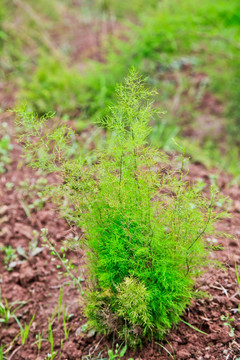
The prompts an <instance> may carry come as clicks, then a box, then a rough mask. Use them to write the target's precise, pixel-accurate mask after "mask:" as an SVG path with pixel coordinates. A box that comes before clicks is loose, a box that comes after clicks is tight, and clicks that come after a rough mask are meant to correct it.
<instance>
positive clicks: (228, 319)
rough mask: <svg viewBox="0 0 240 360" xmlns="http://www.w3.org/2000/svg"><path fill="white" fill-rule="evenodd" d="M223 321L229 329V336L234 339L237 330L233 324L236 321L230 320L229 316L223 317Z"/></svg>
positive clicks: (232, 318)
mask: <svg viewBox="0 0 240 360" xmlns="http://www.w3.org/2000/svg"><path fill="white" fill-rule="evenodd" d="M221 320H222V321H224V323H223V325H225V326H228V327H229V336H231V337H233V336H234V335H235V329H234V327H233V326H232V322H233V321H234V320H235V319H234V317H231V318H230V316H229V314H227V315H226V316H225V315H222V316H221Z"/></svg>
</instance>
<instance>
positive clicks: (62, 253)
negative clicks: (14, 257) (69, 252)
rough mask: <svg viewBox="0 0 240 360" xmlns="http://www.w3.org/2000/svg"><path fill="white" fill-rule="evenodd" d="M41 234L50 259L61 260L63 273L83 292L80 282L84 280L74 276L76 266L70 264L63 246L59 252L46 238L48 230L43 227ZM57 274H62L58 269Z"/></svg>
mask: <svg viewBox="0 0 240 360" xmlns="http://www.w3.org/2000/svg"><path fill="white" fill-rule="evenodd" d="M41 235H42V240H43V242H44V243H45V244H46V245H47V247H48V248H49V250H50V251H51V255H52V256H53V257H52V260H53V261H55V259H58V260H60V261H61V264H62V266H63V267H64V268H65V270H66V272H65V273H64V275H65V276H69V277H70V278H71V281H72V285H73V286H76V287H77V288H78V289H79V291H80V293H81V294H83V288H82V285H81V282H82V281H83V280H84V279H83V278H82V277H81V276H76V275H75V274H74V272H73V271H74V270H76V267H75V266H74V265H73V264H72V262H71V260H69V259H67V258H66V253H65V248H64V247H63V246H62V247H61V250H60V252H59V251H58V250H57V249H56V247H55V246H54V245H53V244H52V243H51V241H50V240H49V239H48V230H47V229H45V228H43V229H41ZM60 267H61V266H60V265H57V268H58V269H59V268H60ZM59 274H60V275H62V271H59Z"/></svg>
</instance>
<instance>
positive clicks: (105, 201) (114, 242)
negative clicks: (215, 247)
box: [17, 70, 222, 346]
mask: <svg viewBox="0 0 240 360" xmlns="http://www.w3.org/2000/svg"><path fill="white" fill-rule="evenodd" d="M116 93H117V97H118V103H117V105H114V106H112V107H111V108H110V110H111V115H110V116H108V117H105V118H104V119H102V120H101V121H99V122H98V124H99V125H100V126H102V127H104V128H107V129H108V130H109V131H108V137H107V140H106V143H105V147H104V149H103V150H101V151H99V152H97V151H96V157H97V161H96V163H95V164H94V165H88V161H87V159H69V158H68V157H67V156H66V155H67V153H68V143H69V141H70V139H71V131H70V130H68V129H67V128H66V127H65V126H64V125H59V126H58V127H57V128H51V126H50V124H49V118H51V117H52V116H51V114H50V116H49V115H47V116H45V117H42V118H40V119H39V118H38V117H37V115H36V114H35V113H31V112H28V111H26V109H24V108H23V109H19V110H17V115H18V120H17V123H18V125H19V126H20V127H21V128H22V136H21V141H22V142H23V144H24V146H25V151H26V154H27V155H28V156H29V155H30V157H31V159H32V166H34V167H41V168H42V169H44V170H45V171H49V172H57V173H58V174H59V176H60V177H61V179H62V183H61V184H55V185H51V187H50V189H51V192H52V196H53V198H54V200H55V201H56V203H57V204H58V205H59V208H60V209H61V210H62V212H63V214H64V216H66V217H67V218H68V219H69V220H71V221H73V222H74V223H76V224H77V225H78V226H81V227H82V229H83V230H84V233H85V239H84V240H82V246H83V247H84V248H85V249H86V253H87V258H88V262H87V264H88V269H89V284H88V292H87V296H86V315H87V316H88V318H89V323H90V325H91V326H93V327H94V328H95V329H96V330H97V331H99V332H102V333H106V334H108V333H116V334H117V335H118V336H119V337H120V338H122V339H124V340H126V341H127V342H128V343H129V344H130V346H135V345H138V344H140V343H141V342H142V340H143V339H144V338H145V339H146V338H147V339H149V338H151V337H152V336H156V337H158V338H161V337H162V336H163V335H164V333H165V332H166V331H167V329H169V328H170V327H171V326H172V325H173V324H174V323H177V322H178V321H179V319H180V316H181V314H182V313H183V311H184V309H185V308H186V306H187V305H188V304H189V303H190V301H191V299H192V297H193V286H194V282H195V278H196V277H197V276H199V275H200V273H201V271H202V270H203V268H204V267H205V266H206V265H207V264H208V256H207V255H208V251H207V246H206V244H205V242H204V240H203V234H204V233H207V234H211V233H213V232H214V226H213V225H214V222H215V221H216V220H217V218H218V215H217V214H216V213H215V211H214V197H215V193H216V191H215V190H214V188H212V191H211V199H210V200H208V199H207V198H205V197H204V196H203V195H202V194H201V193H200V192H199V188H198V187H194V186H190V184H189V183H188V182H187V181H185V180H184V170H183V164H182V167H181V168H177V169H174V168H172V166H170V161H171V160H170V159H168V158H167V156H166V155H164V154H162V153H160V152H159V150H157V149H154V148H152V147H151V146H149V145H148V137H149V135H150V132H151V128H150V126H149V122H150V120H151V118H152V117H153V115H154V114H155V115H156V114H158V111H157V110H156V109H153V107H152V100H151V99H152V96H153V95H154V93H155V92H154V91H151V90H149V89H147V88H146V87H145V84H144V81H143V80H142V78H141V77H140V76H139V75H138V74H137V73H136V71H135V70H132V71H131V72H130V74H129V76H128V77H127V78H126V79H125V82H124V84H120V85H118V86H117V89H116ZM50 121H51V120H50ZM48 191H49V190H48ZM219 216H220V215H219ZM221 216H222V215H221Z"/></svg>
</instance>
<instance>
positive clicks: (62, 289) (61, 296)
mask: <svg viewBox="0 0 240 360" xmlns="http://www.w3.org/2000/svg"><path fill="white" fill-rule="evenodd" d="M63 291H64V286H62V287H61V288H60V290H59V298H58V320H59V319H60V316H61V312H62V299H63Z"/></svg>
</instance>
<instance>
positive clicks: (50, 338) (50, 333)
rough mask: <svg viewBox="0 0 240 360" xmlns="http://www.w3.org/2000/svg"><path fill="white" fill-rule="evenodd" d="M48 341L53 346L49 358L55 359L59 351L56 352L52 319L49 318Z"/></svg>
mask: <svg viewBox="0 0 240 360" xmlns="http://www.w3.org/2000/svg"><path fill="white" fill-rule="evenodd" d="M48 341H49V344H50V347H51V349H50V350H51V352H50V354H48V355H47V359H50V360H53V359H54V358H55V357H56V356H57V353H58V351H55V352H54V339H53V330H52V324H51V321H50V319H49V320H48Z"/></svg>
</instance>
